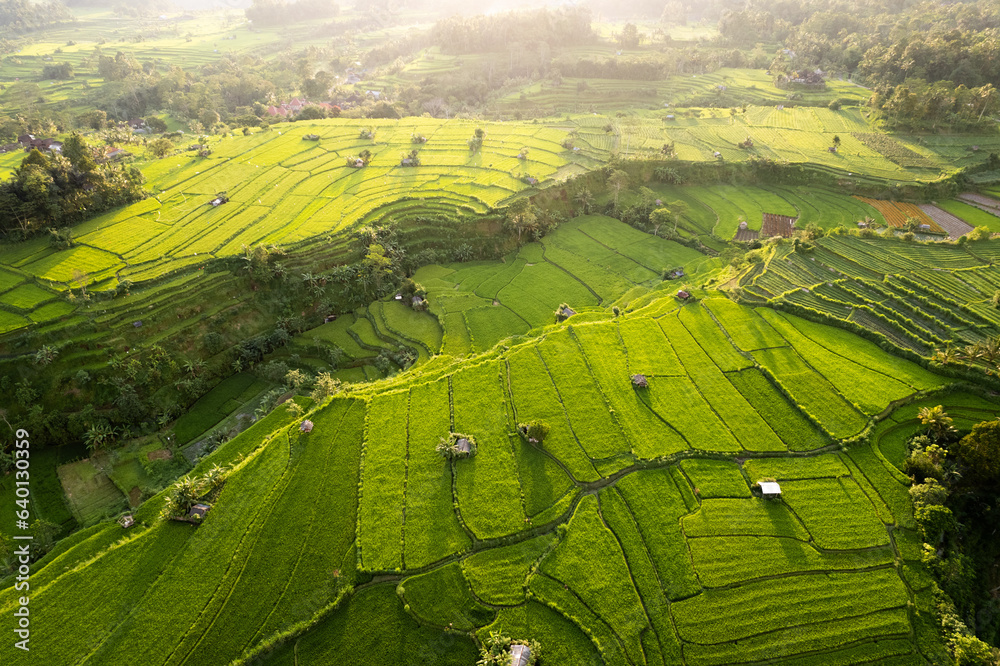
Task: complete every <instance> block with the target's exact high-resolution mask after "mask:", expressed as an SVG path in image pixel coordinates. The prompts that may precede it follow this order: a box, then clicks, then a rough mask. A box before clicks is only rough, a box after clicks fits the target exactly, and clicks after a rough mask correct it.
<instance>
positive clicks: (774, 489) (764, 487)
mask: <svg viewBox="0 0 1000 666" xmlns="http://www.w3.org/2000/svg"><path fill="white" fill-rule="evenodd" d="M760 494H761V495H763V496H764V497H780V496H781V486H779V485H778V483H777V482H776V481H761V482H760Z"/></svg>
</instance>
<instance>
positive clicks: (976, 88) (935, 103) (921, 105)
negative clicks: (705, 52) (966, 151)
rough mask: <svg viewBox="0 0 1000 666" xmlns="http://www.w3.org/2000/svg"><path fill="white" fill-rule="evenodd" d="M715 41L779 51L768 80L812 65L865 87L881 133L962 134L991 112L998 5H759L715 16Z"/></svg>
mask: <svg viewBox="0 0 1000 666" xmlns="http://www.w3.org/2000/svg"><path fill="white" fill-rule="evenodd" d="M719 33H720V38H721V39H722V40H723V41H724V42H725V43H727V44H731V45H733V46H739V47H743V48H748V47H750V46H752V45H754V44H757V43H759V42H779V43H781V44H783V45H784V46H785V47H787V48H786V49H785V50H783V51H781V52H779V53H778V55H777V56H776V57H775V58H774V60H773V61H772V62H771V65H770V70H771V72H772V73H773V74H774V75H775V76H776V77H781V76H783V75H785V74H787V73H790V72H793V71H802V70H806V69H813V68H817V67H818V68H821V69H823V70H825V71H833V72H839V73H841V74H846V75H851V76H853V77H855V79H856V80H858V81H860V82H862V83H864V84H865V85H868V86H870V87H872V88H873V89H874V90H875V94H874V95H873V96H872V98H871V106H872V108H873V110H874V111H875V112H876V113H877V114H878V116H879V117H880V118H881V119H883V120H884V121H885V123H886V125H887V126H888V127H890V128H900V129H923V130H926V129H930V130H933V129H939V128H944V127H947V128H950V129H971V128H974V127H976V126H977V125H978V124H979V123H980V122H982V120H983V119H984V118H985V119H986V120H987V122H991V121H990V115H991V114H993V113H996V112H997V110H998V109H1000V103H998V102H997V100H996V96H995V91H994V88H996V87H1000V68H997V66H996V63H997V61H998V59H1000V4H997V3H996V2H991V1H989V0H976V1H973V2H964V3H954V4H941V3H932V2H913V1H911V0H893V1H890V2H888V3H870V2H867V1H866V0H846V1H845V0H836V2H834V0H804V1H803V2H801V3H789V2H786V1H785V0H759V1H757V2H754V3H752V4H748V5H746V6H743V7H741V8H738V9H729V10H726V11H724V12H723V14H722V16H721V18H720V19H719Z"/></svg>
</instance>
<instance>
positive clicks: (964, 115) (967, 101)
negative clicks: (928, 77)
mask: <svg viewBox="0 0 1000 666" xmlns="http://www.w3.org/2000/svg"><path fill="white" fill-rule="evenodd" d="M871 106H872V108H873V109H875V110H876V111H877V112H878V113H879V117H880V118H882V120H883V121H884V122H885V125H886V127H887V128H889V129H901V130H921V129H924V130H937V129H941V128H944V127H948V128H951V129H954V130H969V129H975V128H977V127H980V126H982V125H983V121H984V119H985V121H986V123H990V124H992V123H993V120H992V116H993V115H994V114H996V113H997V112H998V111H1000V93H998V92H997V89H996V88H994V87H993V84H991V83H987V84H986V85H983V86H980V87H978V88H966V87H965V86H964V85H961V84H960V85H958V86H956V85H954V83H952V82H951V81H937V82H935V83H928V82H927V81H924V80H922V79H909V80H907V82H906V83H904V84H899V85H897V86H896V87H895V88H888V87H885V86H879V87H878V88H876V90H875V93H874V94H873V95H872V97H871Z"/></svg>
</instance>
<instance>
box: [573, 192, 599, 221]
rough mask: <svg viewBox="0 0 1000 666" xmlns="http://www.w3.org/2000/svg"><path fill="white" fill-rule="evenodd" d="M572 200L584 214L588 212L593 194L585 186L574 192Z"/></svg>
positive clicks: (592, 201)
mask: <svg viewBox="0 0 1000 666" xmlns="http://www.w3.org/2000/svg"><path fill="white" fill-rule="evenodd" d="M573 201H575V202H576V204H577V205H578V206H579V207H580V209H581V210H582V211H583V214H584V215H587V214H589V213H590V207H591V206H592V205H594V195H593V194H591V193H590V190H588V189H587V188H586V187H585V188H583V189H582V190H580V191H579V192H577V193H576V196H574V197H573Z"/></svg>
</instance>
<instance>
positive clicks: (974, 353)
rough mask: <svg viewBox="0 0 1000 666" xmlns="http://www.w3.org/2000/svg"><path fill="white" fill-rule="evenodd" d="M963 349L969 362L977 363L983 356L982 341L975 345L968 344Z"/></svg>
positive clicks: (965, 358)
mask: <svg viewBox="0 0 1000 666" xmlns="http://www.w3.org/2000/svg"><path fill="white" fill-rule="evenodd" d="M962 351H963V353H964V360H965V361H966V362H967V363H977V362H978V361H979V360H980V359H982V358H983V345H982V343H981V342H977V343H976V344H974V345H966V346H965V349H963V350H962Z"/></svg>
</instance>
